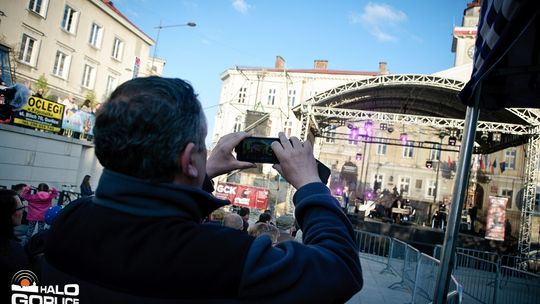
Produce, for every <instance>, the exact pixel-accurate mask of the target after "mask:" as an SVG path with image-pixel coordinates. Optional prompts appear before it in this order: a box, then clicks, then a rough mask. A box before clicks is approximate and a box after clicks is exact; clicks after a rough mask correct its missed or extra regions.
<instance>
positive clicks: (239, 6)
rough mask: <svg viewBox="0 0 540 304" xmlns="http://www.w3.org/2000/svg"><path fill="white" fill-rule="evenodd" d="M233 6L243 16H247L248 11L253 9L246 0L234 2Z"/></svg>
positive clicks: (235, 0) (234, 0)
mask: <svg viewBox="0 0 540 304" xmlns="http://www.w3.org/2000/svg"><path fill="white" fill-rule="evenodd" d="M232 6H233V7H234V9H235V10H237V11H239V12H240V13H242V14H247V12H248V10H249V9H250V8H251V5H249V4H248V3H247V2H246V0H233V3H232Z"/></svg>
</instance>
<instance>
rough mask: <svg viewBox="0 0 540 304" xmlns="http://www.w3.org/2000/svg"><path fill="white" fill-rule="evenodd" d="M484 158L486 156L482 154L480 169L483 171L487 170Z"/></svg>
mask: <svg viewBox="0 0 540 304" xmlns="http://www.w3.org/2000/svg"><path fill="white" fill-rule="evenodd" d="M483 158H484V155H481V156H480V170H482V171H484V170H486V164H485V163H484V160H483Z"/></svg>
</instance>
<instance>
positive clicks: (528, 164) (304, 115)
mask: <svg viewBox="0 0 540 304" xmlns="http://www.w3.org/2000/svg"><path fill="white" fill-rule="evenodd" d="M390 85H393V86H396V85H398V86H400V85H403V86H411V85H415V86H426V87H431V88H436V89H441V90H442V91H445V92H447V91H449V90H450V91H454V92H455V93H457V92H459V91H461V89H462V88H463V86H464V83H463V82H461V81H457V80H451V79H446V78H442V77H437V76H426V75H385V76H378V77H373V78H369V79H364V80H359V81H354V82H351V83H348V84H345V85H341V86H338V87H336V88H333V89H330V90H328V91H325V92H322V93H320V94H318V95H316V96H314V97H312V98H311V99H309V100H307V101H306V102H305V103H302V104H300V105H298V106H297V107H295V108H294V109H293V111H294V113H295V115H296V116H297V117H298V118H299V119H300V122H301V130H300V137H301V138H302V139H303V140H306V139H308V137H311V136H317V137H320V136H322V135H323V130H322V128H324V127H325V126H328V125H330V124H335V123H336V122H342V123H345V122H347V121H352V120H372V121H378V122H386V123H389V124H392V123H393V124H396V125H397V124H403V125H415V126H420V127H421V126H426V127H431V128H435V129H440V130H447V129H463V128H464V119H465V115H464V117H463V118H464V119H455V118H445V117H435V116H425V115H411V114H400V113H389V112H377V111H365V110H357V109H350V108H345V107H351V106H352V105H354V104H362V103H363V102H366V101H369V99H370V98H371V97H370V96H369V95H367V96H366V95H363V94H362V90H364V89H366V88H378V89H384V88H386V87H389V86H390ZM345 95H346V96H345ZM413 98H414V96H413ZM320 105H324V106H320ZM338 107H341V108H338ZM505 111H506V112H507V113H511V114H513V115H514V117H517V118H519V119H520V120H521V121H522V122H523V124H516V123H505V122H494V121H479V122H478V125H477V128H476V131H477V132H500V133H502V134H511V135H516V136H523V138H527V140H526V141H524V142H526V145H527V155H526V161H525V173H524V174H525V178H524V185H523V188H524V189H525V191H524V195H523V204H522V213H521V227H520V233H519V243H518V250H519V252H520V253H521V254H525V253H527V252H529V250H530V242H531V226H532V223H531V221H532V213H533V208H534V202H535V196H536V187H537V186H536V181H535V178H536V175H537V171H538V166H539V159H540V156H539V153H540V135H539V133H540V110H538V109H525V108H512V109H505ZM524 267H526V265H525V266H524Z"/></svg>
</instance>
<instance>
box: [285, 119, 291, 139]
mask: <svg viewBox="0 0 540 304" xmlns="http://www.w3.org/2000/svg"><path fill="white" fill-rule="evenodd" d="M283 132H284V133H285V134H286V135H287V137H291V134H292V121H290V120H288V121H286V122H285V129H284V130H283Z"/></svg>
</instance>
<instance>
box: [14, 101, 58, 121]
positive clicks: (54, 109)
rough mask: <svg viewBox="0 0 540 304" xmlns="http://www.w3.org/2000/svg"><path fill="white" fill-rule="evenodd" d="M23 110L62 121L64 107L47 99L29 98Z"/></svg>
mask: <svg viewBox="0 0 540 304" xmlns="http://www.w3.org/2000/svg"><path fill="white" fill-rule="evenodd" d="M23 110H25V111H27V112H30V113H34V114H37V115H43V116H46V117H49V118H54V119H59V120H62V113H63V112H64V105H63V104H60V103H57V102H54V101H50V100H47V99H43V98H38V97H36V96H31V97H30V98H28V104H26V106H24V108H23Z"/></svg>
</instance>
